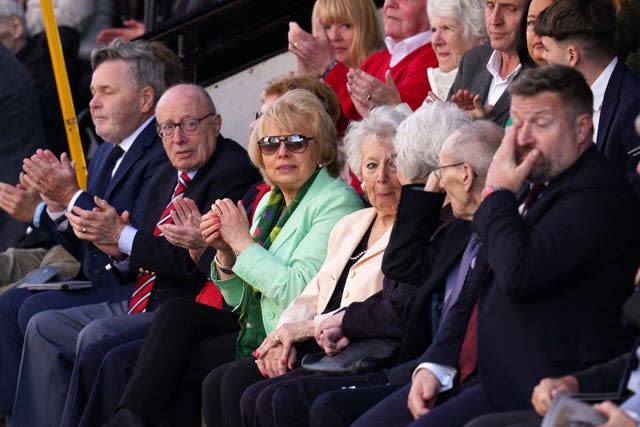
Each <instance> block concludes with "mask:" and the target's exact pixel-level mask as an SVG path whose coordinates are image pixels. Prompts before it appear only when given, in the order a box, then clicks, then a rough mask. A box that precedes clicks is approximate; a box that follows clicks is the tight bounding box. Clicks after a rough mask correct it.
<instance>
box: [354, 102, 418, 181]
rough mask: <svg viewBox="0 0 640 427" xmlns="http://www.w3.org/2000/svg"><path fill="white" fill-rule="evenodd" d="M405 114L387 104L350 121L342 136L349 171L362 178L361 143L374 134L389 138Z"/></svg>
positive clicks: (394, 132) (379, 137)
mask: <svg viewBox="0 0 640 427" xmlns="http://www.w3.org/2000/svg"><path fill="white" fill-rule="evenodd" d="M406 117H407V114H406V113H404V112H402V111H399V110H396V109H395V108H392V107H389V106H386V105H385V106H382V107H377V108H374V109H373V110H371V112H370V113H369V116H367V118H365V119H362V120H360V121H359V122H351V123H350V124H349V127H348V128H347V132H346V134H345V136H344V151H345V157H346V159H347V163H348V164H349V167H350V168H351V171H352V172H353V173H354V174H355V175H356V176H357V177H358V179H360V180H362V143H363V142H364V140H365V138H367V137H369V136H372V135H373V136H375V137H376V138H377V139H378V140H382V139H389V140H390V141H391V139H392V138H393V137H394V136H395V134H396V130H397V129H398V126H399V125H400V123H402V121H403V120H404V119H405V118H406Z"/></svg>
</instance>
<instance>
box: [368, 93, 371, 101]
mask: <svg viewBox="0 0 640 427" xmlns="http://www.w3.org/2000/svg"><path fill="white" fill-rule="evenodd" d="M367 101H371V94H370V93H368V94H367Z"/></svg>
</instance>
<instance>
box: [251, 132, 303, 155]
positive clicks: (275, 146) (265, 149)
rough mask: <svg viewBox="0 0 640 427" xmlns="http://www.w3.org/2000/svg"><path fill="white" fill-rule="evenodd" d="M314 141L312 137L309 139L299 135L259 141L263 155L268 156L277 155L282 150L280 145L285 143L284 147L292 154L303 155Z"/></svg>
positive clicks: (270, 137) (273, 137) (272, 137)
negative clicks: (311, 141) (310, 142)
mask: <svg viewBox="0 0 640 427" xmlns="http://www.w3.org/2000/svg"><path fill="white" fill-rule="evenodd" d="M312 139H313V137H312V136H309V137H307V136H304V135H299V134H293V135H279V136H278V135H277V136H265V137H263V138H260V139H259V140H258V147H260V151H261V152H262V154H264V155H267V156H270V155H272V154H275V153H276V152H277V151H278V150H279V149H280V143H284V146H285V147H286V148H287V150H289V152H291V153H302V152H304V151H305V150H306V149H307V147H308V146H309V141H310V140H312Z"/></svg>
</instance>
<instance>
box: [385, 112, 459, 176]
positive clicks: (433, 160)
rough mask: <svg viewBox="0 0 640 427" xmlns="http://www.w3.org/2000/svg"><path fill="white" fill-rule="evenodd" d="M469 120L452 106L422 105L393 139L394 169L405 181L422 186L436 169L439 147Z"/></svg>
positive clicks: (402, 125)
mask: <svg viewBox="0 0 640 427" xmlns="http://www.w3.org/2000/svg"><path fill="white" fill-rule="evenodd" d="M470 122H471V118H470V117H469V115H468V114H466V113H465V112H463V111H462V110H461V109H460V108H458V107H457V106H456V105H455V104H452V103H450V102H443V101H435V102H432V103H429V104H423V105H422V106H421V107H420V108H418V109H417V110H416V111H415V112H414V113H413V114H411V115H410V116H409V117H407V119H406V120H405V121H404V122H402V124H401V125H400V126H399V127H398V132H397V134H396V136H395V138H394V139H393V146H394V149H395V152H396V153H397V155H398V156H397V158H396V165H397V166H398V169H400V171H401V172H402V174H403V175H404V176H405V177H407V179H409V180H412V181H419V182H425V181H426V180H427V178H428V177H429V174H430V173H431V171H432V170H433V169H435V168H436V167H437V166H438V159H439V154H440V148H441V147H442V143H443V142H444V141H445V139H447V137H448V136H449V135H451V134H452V133H453V131H455V130H457V129H458V128H460V127H462V126H464V125H466V124H469V123H470Z"/></svg>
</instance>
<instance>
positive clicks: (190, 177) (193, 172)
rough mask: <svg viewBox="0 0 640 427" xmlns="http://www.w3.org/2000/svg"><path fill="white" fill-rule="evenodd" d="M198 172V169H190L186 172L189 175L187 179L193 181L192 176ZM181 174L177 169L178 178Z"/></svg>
mask: <svg viewBox="0 0 640 427" xmlns="http://www.w3.org/2000/svg"><path fill="white" fill-rule="evenodd" d="M197 173H198V169H196V170H194V171H190V172H187V175H189V179H191V180H192V181H193V177H194V176H196V174H197ZM181 174H182V171H180V170H179V171H178V178H180V175H181Z"/></svg>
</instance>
